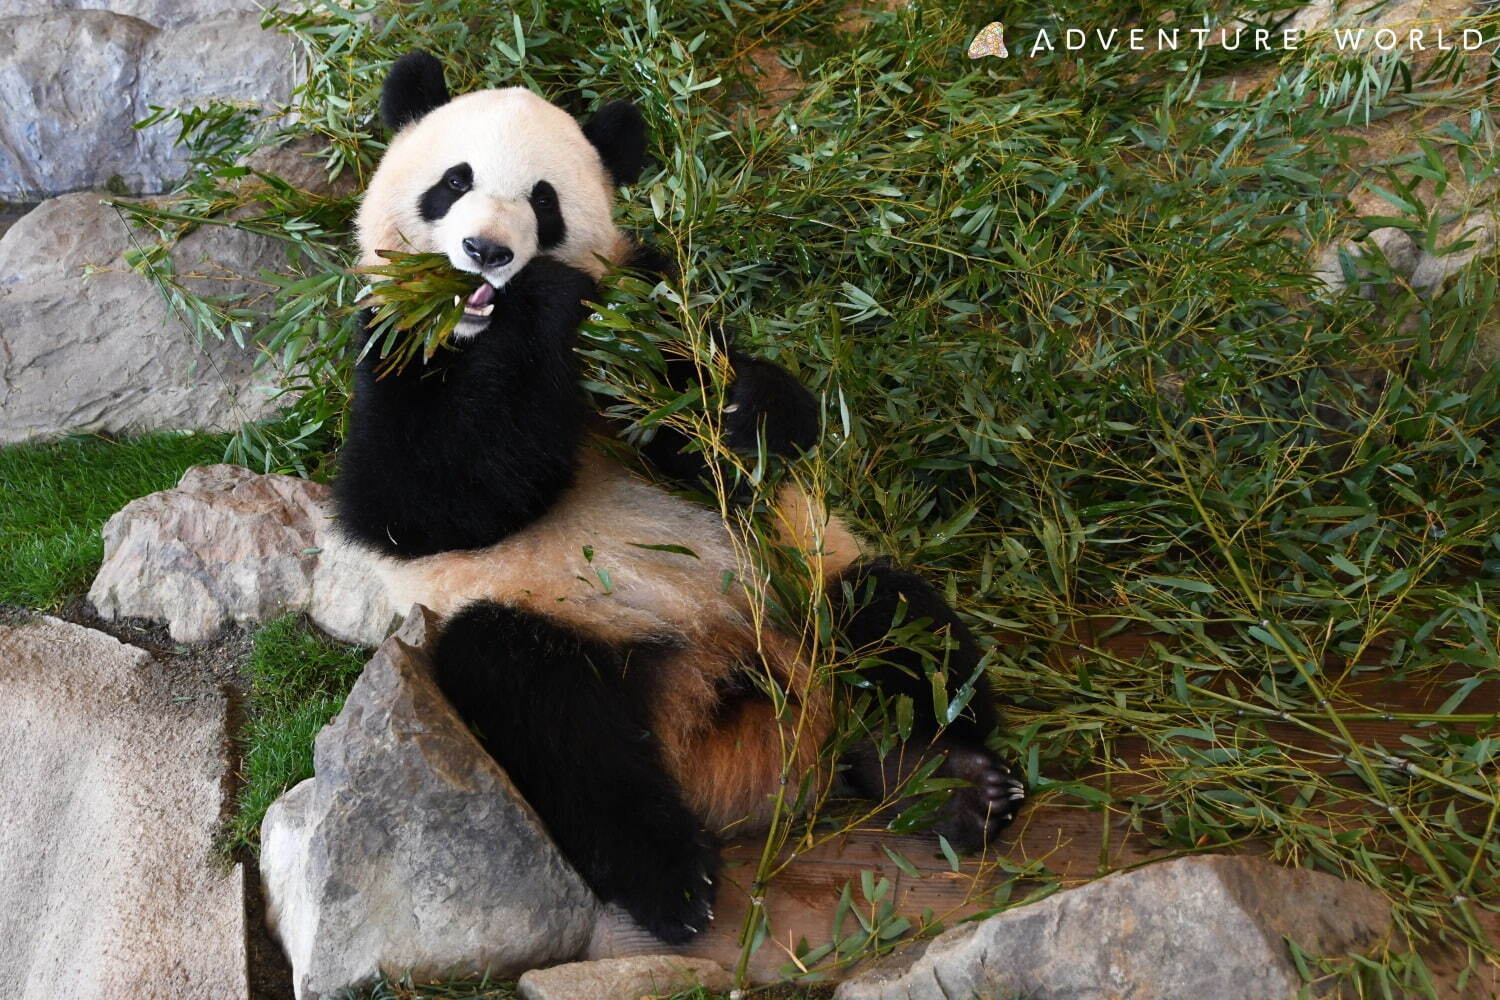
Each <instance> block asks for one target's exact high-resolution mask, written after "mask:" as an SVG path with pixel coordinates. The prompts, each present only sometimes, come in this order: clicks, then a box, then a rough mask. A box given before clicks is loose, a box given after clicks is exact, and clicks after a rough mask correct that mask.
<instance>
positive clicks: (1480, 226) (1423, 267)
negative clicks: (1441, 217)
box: [1411, 214, 1500, 294]
mask: <svg viewBox="0 0 1500 1000" xmlns="http://www.w3.org/2000/svg"><path fill="white" fill-rule="evenodd" d="M1497 231H1500V221H1497V219H1496V217H1495V216H1494V215H1493V214H1485V215H1474V216H1470V217H1469V218H1467V219H1463V220H1462V221H1460V222H1457V223H1454V224H1453V225H1451V226H1449V227H1447V228H1446V229H1445V230H1444V232H1443V236H1442V238H1441V240H1440V244H1441V245H1442V246H1452V245H1454V244H1457V243H1470V244H1472V245H1471V246H1469V247H1467V248H1466V249H1463V250H1456V251H1454V252H1452V253H1447V254H1443V255H1442V256H1437V255H1435V254H1432V253H1428V252H1426V251H1422V252H1421V253H1420V254H1419V255H1418V259H1417V263H1416V266H1415V267H1414V268H1413V269H1412V274H1411V285H1412V287H1413V288H1415V289H1416V290H1417V291H1418V292H1421V293H1423V294H1434V293H1436V292H1437V291H1439V290H1440V289H1441V288H1442V285H1443V282H1445V281H1447V280H1448V279H1449V278H1450V277H1452V276H1453V275H1455V274H1457V273H1458V272H1459V271H1461V270H1463V269H1464V268H1465V267H1468V266H1469V265H1470V264H1471V263H1473V262H1474V261H1475V260H1477V259H1478V258H1480V257H1483V256H1485V255H1487V254H1489V253H1492V252H1493V251H1494V249H1495V243H1496V233H1497Z"/></svg>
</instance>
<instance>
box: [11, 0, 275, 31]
mask: <svg viewBox="0 0 1500 1000" xmlns="http://www.w3.org/2000/svg"><path fill="white" fill-rule="evenodd" d="M92 9H98V10H108V11H109V12H110V13H112V14H126V15H129V16H130V17H134V18H139V19H140V20H142V21H146V22H148V23H150V24H152V25H154V26H156V27H158V28H174V27H177V26H178V25H183V24H192V23H194V22H196V21H208V20H212V19H214V18H216V17H222V16H223V15H225V14H233V13H244V12H247V11H257V12H258V8H257V7H256V5H255V4H254V3H252V2H249V0H104V2H101V0H6V9H5V13H6V15H7V16H27V17H29V16H31V15H34V14H53V13H56V12H58V11H63V10H92Z"/></svg>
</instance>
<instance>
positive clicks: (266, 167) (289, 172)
mask: <svg viewBox="0 0 1500 1000" xmlns="http://www.w3.org/2000/svg"><path fill="white" fill-rule="evenodd" d="M327 154H328V144H327V143H326V142H324V141H323V139H322V137H321V136H313V135H302V136H297V137H296V138H294V139H291V140H290V141H288V142H285V143H282V144H281V145H279V146H262V147H261V148H260V149H257V150H256V151H255V152H253V153H251V154H250V155H249V156H247V157H246V158H245V166H247V167H249V168H250V169H251V170H255V171H258V172H259V173H263V174H272V175H274V176H276V177H279V178H281V179H282V180H283V181H286V182H287V183H288V184H290V185H291V186H292V187H294V188H298V189H300V190H302V191H307V192H309V193H311V194H317V195H323V196H325V197H344V196H347V195H352V194H354V193H355V192H356V191H357V190H358V185H357V184H356V183H355V180H354V176H353V172H352V171H350V170H347V169H346V170H344V171H343V172H342V173H340V174H339V176H338V177H337V178H335V179H334V180H329V179H328V167H327V166H326V163H325V161H326V157H327Z"/></svg>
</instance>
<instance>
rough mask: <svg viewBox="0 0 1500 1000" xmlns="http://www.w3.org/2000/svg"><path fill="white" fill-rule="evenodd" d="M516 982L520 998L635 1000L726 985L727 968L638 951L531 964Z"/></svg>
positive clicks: (690, 959)
mask: <svg viewBox="0 0 1500 1000" xmlns="http://www.w3.org/2000/svg"><path fill="white" fill-rule="evenodd" d="M518 985H519V987H520V990H521V996H522V997H523V998H524V1000H640V998H641V997H656V996H670V995H672V994H674V993H683V992H686V991H688V990H690V989H692V988H693V987H695V986H703V987H706V988H708V989H710V990H716V991H723V990H727V989H729V972H728V970H727V969H725V968H724V967H723V966H722V965H720V964H718V963H717V962H710V961H708V960H707V959H703V958H683V957H681V956H679V955H641V956H638V957H635V958H606V959H601V960H599V961H597V962H570V963H569V964H567V965H556V966H553V967H552V968H550V969H533V970H532V971H530V972H528V973H526V974H525V975H524V976H522V977H521V981H520V983H519V984H518Z"/></svg>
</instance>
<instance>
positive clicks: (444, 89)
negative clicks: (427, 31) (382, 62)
mask: <svg viewBox="0 0 1500 1000" xmlns="http://www.w3.org/2000/svg"><path fill="white" fill-rule="evenodd" d="M447 103H448V84H447V83H445V82H444V81H443V64H442V63H440V62H438V61H437V59H435V58H434V57H433V56H432V55H430V54H429V53H426V52H423V51H422V50H421V49H415V50H413V51H411V52H408V53H407V54H406V55H404V56H402V57H401V58H400V59H397V60H396V62H395V63H394V64H393V65H392V66H391V71H390V72H389V73H387V74H386V77H385V86H384V87H382V88H381V91H380V120H381V121H383V122H385V127H386V128H388V129H390V130H391V131H392V132H395V131H396V130H397V129H399V128H401V126H403V125H409V124H410V123H412V122H414V121H416V120H417V119H418V118H421V117H422V116H423V115H425V114H427V112H429V111H431V110H432V109H433V108H440V107H442V106H443V105H444V104H447Z"/></svg>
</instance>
